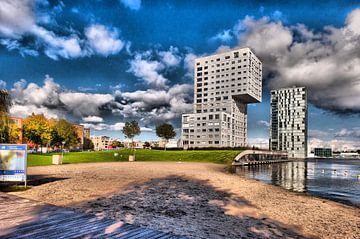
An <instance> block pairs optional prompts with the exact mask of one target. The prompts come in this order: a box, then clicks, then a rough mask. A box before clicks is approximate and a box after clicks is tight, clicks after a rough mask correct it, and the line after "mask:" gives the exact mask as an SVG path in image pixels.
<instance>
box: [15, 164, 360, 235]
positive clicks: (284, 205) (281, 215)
mask: <svg viewBox="0 0 360 239" xmlns="http://www.w3.org/2000/svg"><path fill="white" fill-rule="evenodd" d="M29 174H30V175H33V176H36V177H38V180H40V181H41V180H42V179H41V176H44V177H46V178H48V179H47V181H48V182H47V183H43V184H40V185H38V186H34V187H33V188H32V189H30V190H28V191H24V192H16V193H12V194H16V195H19V196H22V197H27V198H30V199H34V200H38V201H43V202H47V203H50V204H55V205H59V206H67V207H71V208H74V209H75V210H79V211H82V212H87V213H94V214H97V215H98V216H105V217H110V218H116V219H120V220H123V221H125V222H128V223H134V224H138V225H142V226H146V227H149V228H153V229H159V230H165V231H166V230H168V231H169V232H173V233H175V234H179V235H186V236H189V237H190V238H195V237H194V235H196V238H209V237H210V238H222V237H227V238H234V237H240V236H244V237H286V236H287V237H290V238H291V237H320V238H352V237H353V238H355V235H359V234H360V229H359V226H360V209H359V208H357V207H354V206H349V205H344V204H342V203H338V202H334V201H330V200H328V199H322V198H318V197H316V196H313V195H307V194H304V193H299V192H292V191H289V190H286V189H284V188H281V187H279V186H275V185H270V184H267V183H265V182H261V181H258V180H252V179H247V178H244V177H241V176H240V175H236V174H235V175H233V174H230V173H227V172H226V171H225V166H224V165H219V164H209V163H185V162H183V163H175V162H135V163H127V162H122V163H96V164H91V163H89V164H76V165H75V164H73V165H71V164H68V165H61V166H50V167H49V166H45V167H31V168H29ZM189 225H191V226H189ZM244 233H245V234H244ZM246 233H248V234H246ZM344 233H345V234H344Z"/></svg>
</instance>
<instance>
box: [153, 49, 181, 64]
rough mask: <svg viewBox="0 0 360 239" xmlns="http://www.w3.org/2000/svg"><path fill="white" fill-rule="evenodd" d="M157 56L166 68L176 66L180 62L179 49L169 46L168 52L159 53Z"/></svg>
mask: <svg viewBox="0 0 360 239" xmlns="http://www.w3.org/2000/svg"><path fill="white" fill-rule="evenodd" d="M158 54H159V56H160V57H161V61H162V62H163V63H164V64H165V65H166V66H168V67H171V66H177V65H179V64H180V62H181V56H179V49H178V48H176V47H173V46H171V47H170V49H169V51H160V52H159V53H158Z"/></svg>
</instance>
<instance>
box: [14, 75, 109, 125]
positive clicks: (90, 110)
mask: <svg viewBox="0 0 360 239" xmlns="http://www.w3.org/2000/svg"><path fill="white" fill-rule="evenodd" d="M11 95H12V99H13V106H12V107H11V109H10V113H11V114H13V115H16V116H22V117H26V116H28V115H30V114H31V113H33V112H34V113H37V114H38V113H43V114H45V115H46V116H48V117H51V118H63V117H64V116H66V114H67V113H71V114H74V115H75V116H79V117H87V116H91V115H97V114H98V113H99V110H100V109H101V107H103V106H105V105H107V104H109V103H110V102H112V101H113V100H114V97H113V96H112V95H110V94H90V93H80V92H71V91H67V90H65V89H63V88H61V87H60V85H59V84H57V83H55V82H54V80H53V79H52V78H50V77H49V76H46V78H45V80H44V85H43V86H39V85H37V84H35V83H30V84H28V85H26V82H25V81H24V80H21V81H19V82H16V83H15V84H14V88H13V89H11Z"/></svg>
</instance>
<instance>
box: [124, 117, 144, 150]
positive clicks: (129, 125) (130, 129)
mask: <svg viewBox="0 0 360 239" xmlns="http://www.w3.org/2000/svg"><path fill="white" fill-rule="evenodd" d="M122 132H123V134H124V135H125V137H126V138H128V139H130V140H131V145H132V149H133V152H134V137H135V136H136V135H139V134H140V133H141V130H140V127H139V124H138V122H136V121H135V120H133V121H131V122H125V126H124V127H123V129H122Z"/></svg>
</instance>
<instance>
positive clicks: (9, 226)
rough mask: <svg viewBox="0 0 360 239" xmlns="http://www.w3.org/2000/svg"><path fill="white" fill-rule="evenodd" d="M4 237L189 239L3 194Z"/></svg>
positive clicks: (0, 219) (0, 233)
mask: <svg viewBox="0 0 360 239" xmlns="http://www.w3.org/2000/svg"><path fill="white" fill-rule="evenodd" d="M0 238H48V239H51V238H57V239H60V238H128V239H130V238H131V239H135V238H157V239H165V238H174V239H175V238H185V237H179V236H175V235H172V234H170V233H165V232H160V231H156V230H151V229H147V228H142V227H139V226H135V225H131V224H126V223H122V222H120V221H115V220H112V219H106V218H99V217H97V216H96V215H93V214H83V213H78V212H74V211H73V210H70V209H67V208H63V207H58V206H52V205H49V204H45V203H41V202H36V201H32V200H28V199H25V198H20V197H17V196H14V195H9V194H5V193H1V192H0Z"/></svg>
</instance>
